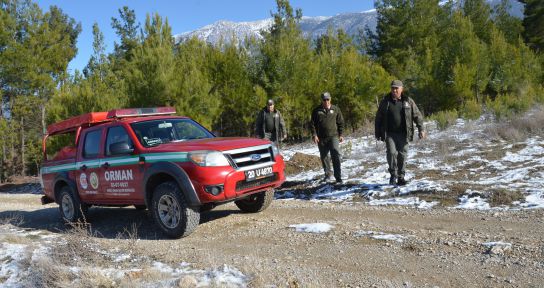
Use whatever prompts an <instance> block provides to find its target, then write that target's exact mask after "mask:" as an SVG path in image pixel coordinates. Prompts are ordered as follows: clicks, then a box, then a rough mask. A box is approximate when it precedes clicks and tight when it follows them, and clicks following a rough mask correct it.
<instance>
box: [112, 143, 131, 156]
mask: <svg viewBox="0 0 544 288" xmlns="http://www.w3.org/2000/svg"><path fill="white" fill-rule="evenodd" d="M132 152H134V148H131V147H130V146H129V145H128V142H127V141H122V142H116V143H112V144H110V153H111V155H122V154H130V153H132Z"/></svg>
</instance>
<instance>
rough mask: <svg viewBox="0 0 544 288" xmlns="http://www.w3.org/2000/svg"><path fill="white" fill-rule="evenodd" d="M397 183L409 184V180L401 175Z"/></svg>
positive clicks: (400, 184)
mask: <svg viewBox="0 0 544 288" xmlns="http://www.w3.org/2000/svg"><path fill="white" fill-rule="evenodd" d="M397 184H398V185H399V186H404V185H406V184H408V181H406V180H405V179H404V177H399V180H397Z"/></svg>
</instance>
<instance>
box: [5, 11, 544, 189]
mask: <svg viewBox="0 0 544 288" xmlns="http://www.w3.org/2000/svg"><path fill="white" fill-rule="evenodd" d="M276 2H277V7H276V9H275V10H274V11H272V13H271V14H272V17H273V19H274V23H273V25H272V27H271V28H270V29H269V30H267V31H262V36H263V38H262V39H239V40H240V41H238V42H230V43H227V42H222V43H219V44H217V45H212V44H208V43H206V42H203V41H202V40H198V39H196V38H193V39H189V40H185V41H182V42H180V43H175V41H174V39H173V37H172V36H173V35H172V31H171V27H170V26H169V24H168V20H167V19H165V18H162V17H161V16H160V15H158V14H154V15H147V17H146V20H145V23H138V22H137V21H136V19H137V18H136V15H135V13H134V10H132V9H130V8H129V7H123V8H121V9H119V15H118V17H116V18H113V19H112V22H111V25H112V28H113V29H114V31H115V32H116V34H117V37H118V38H117V39H116V41H115V45H114V46H115V47H114V48H113V51H112V52H111V53H106V48H105V45H104V36H103V34H102V33H101V31H100V27H98V25H96V24H95V25H94V26H93V35H94V42H93V51H94V53H93V55H92V56H91V58H90V59H89V61H88V64H87V66H86V67H85V69H83V71H78V70H76V71H75V72H73V73H69V72H68V63H69V62H70V61H71V60H72V59H73V58H74V57H75V55H76V53H77V48H76V42H77V39H78V35H79V33H80V32H81V25H80V24H78V20H77V19H73V18H71V17H70V15H67V14H65V13H64V12H63V11H62V10H60V9H59V8H58V7H55V6H51V7H50V8H49V10H48V11H43V10H41V9H40V8H39V6H38V5H37V4H36V3H33V2H32V1H30V0H0V8H1V9H0V96H1V99H2V104H3V105H2V109H0V161H1V165H0V182H5V181H9V180H10V179H11V178H13V177H14V176H25V175H35V174H37V171H38V168H39V165H40V161H41V158H42V156H41V138H42V136H43V133H44V131H45V127H46V126H47V125H48V124H51V123H53V122H56V121H59V120H63V119H66V118H68V117H70V116H75V115H79V114H82V113H87V112H92V111H108V110H110V109H114V108H121V107H156V106H173V107H175V108H176V109H177V111H178V114H179V115H185V116H190V117H192V118H194V119H196V120H197V121H199V122H200V123H201V124H203V125H204V126H205V127H207V128H209V129H210V130H212V131H214V132H216V133H217V134H219V135H221V136H251V135H252V132H253V125H254V120H255V115H256V112H257V111H258V110H259V109H262V107H264V104H265V102H266V99H269V98H271V99H274V100H275V101H276V107H277V108H278V109H279V110H280V111H281V112H282V115H283V116H284V118H285V121H286V126H287V130H288V135H289V141H302V140H305V139H308V133H309V131H308V123H309V119H310V113H311V110H312V109H313V108H314V107H315V106H316V105H319V101H320V100H319V94H320V93H322V92H323V91H329V92H330V93H331V95H332V97H333V101H334V103H335V104H336V105H338V106H339V107H340V108H341V109H342V112H343V114H344V118H345V119H346V124H347V128H348V129H347V130H348V132H349V131H355V130H357V129H358V128H360V127H361V126H362V125H363V124H364V123H367V122H370V121H373V117H374V113H375V111H376V102H377V101H378V100H379V99H380V98H381V97H383V95H384V94H385V93H387V92H388V91H389V83H390V81H391V80H392V79H401V80H403V81H404V83H405V86H406V87H405V91H406V92H407V93H408V94H409V95H410V96H411V97H413V98H414V99H415V101H416V103H418V105H419V106H420V108H421V110H422V111H423V112H424V113H425V115H426V116H429V115H432V114H435V115H437V114H440V113H450V114H451V113H455V115H457V116H458V117H463V118H467V119H475V118H478V117H479V116H480V115H481V113H484V112H486V113H494V114H495V115H496V116H497V117H508V116H509V115H512V114H514V113H520V112H523V111H526V110H527V109H529V108H530V107H532V106H533V105H535V104H536V103H539V102H543V101H544V88H543V86H542V83H544V81H543V80H544V73H543V63H544V57H543V55H542V51H543V48H544V35H543V33H544V31H543V30H542V28H541V27H544V1H541V0H524V1H522V2H524V4H525V12H524V15H523V18H522V19H519V18H515V17H513V16H511V15H509V14H508V12H507V11H508V1H506V0H504V1H502V2H501V4H500V5H497V6H495V7H491V6H490V5H489V4H487V2H486V1H485V0H465V1H460V2H458V1H450V2H448V3H445V4H444V3H441V4H440V5H439V1H438V0H378V1H375V8H376V9H377V14H378V24H377V28H376V30H375V31H370V30H368V29H367V30H366V31H360V33H359V35H356V36H351V35H348V34H346V33H345V32H343V31H341V30H339V31H333V30H332V29H330V30H329V32H328V33H327V34H326V35H322V36H321V37H319V38H318V39H307V38H305V37H304V36H303V35H302V32H301V31H300V29H299V28H298V26H297V23H298V21H299V20H300V18H301V17H302V13H303V11H301V10H299V9H293V7H291V5H290V3H289V1H288V0H277V1H276ZM460 3H461V4H460ZM331 5H332V4H331Z"/></svg>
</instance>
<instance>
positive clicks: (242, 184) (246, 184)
mask: <svg viewBox="0 0 544 288" xmlns="http://www.w3.org/2000/svg"><path fill="white" fill-rule="evenodd" d="M276 180H278V173H274V174H273V175H271V176H269V177H266V178H262V179H259V180H255V181H246V180H241V181H238V182H236V191H241V190H245V189H250V188H255V187H259V186H261V185H265V184H268V183H272V182H274V181H276Z"/></svg>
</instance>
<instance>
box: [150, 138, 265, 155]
mask: <svg viewBox="0 0 544 288" xmlns="http://www.w3.org/2000/svg"><path fill="white" fill-rule="evenodd" d="M270 143H271V142H270V141H268V140H263V139H257V138H247V137H216V138H208V139H198V140H188V141H181V142H169V143H164V144H160V145H158V146H155V147H150V148H147V149H146V152H148V153H160V152H189V151H197V150H214V151H227V150H233V149H238V148H245V147H252V146H260V145H267V144H270Z"/></svg>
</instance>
